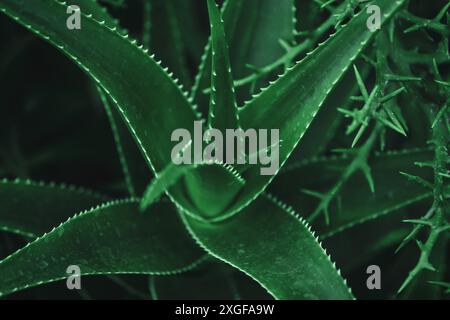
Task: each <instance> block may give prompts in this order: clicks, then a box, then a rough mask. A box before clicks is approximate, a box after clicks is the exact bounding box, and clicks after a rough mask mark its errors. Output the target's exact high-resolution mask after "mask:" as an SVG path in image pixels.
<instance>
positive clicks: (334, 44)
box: [228, 0, 405, 211]
mask: <svg viewBox="0 0 450 320" xmlns="http://www.w3.org/2000/svg"><path fill="white" fill-rule="evenodd" d="M404 2H405V1H404V0H398V1H391V0H378V1H375V2H374V4H376V5H378V6H380V8H381V11H382V12H383V21H382V22H383V23H385V22H386V21H387V20H388V19H389V18H390V17H392V15H393V14H394V13H395V12H396V11H397V10H398V9H399V8H400V6H401V5H402V4H403V3H404ZM364 12H365V11H362V12H361V13H359V14H358V15H356V16H355V17H354V18H353V19H352V20H351V21H350V22H349V23H348V24H347V25H346V26H345V27H342V28H341V29H340V30H339V31H338V32H337V33H336V34H334V35H332V36H331V37H330V38H329V39H328V40H327V41H326V42H325V43H323V44H321V45H319V47H318V48H317V49H315V50H314V51H313V52H311V53H310V54H308V56H307V57H306V58H305V59H303V60H302V61H301V62H299V63H298V64H296V65H295V66H294V67H292V68H291V69H289V71H288V72H287V73H286V74H284V75H283V76H281V77H280V78H279V79H278V80H277V81H276V82H275V83H273V84H272V85H271V86H269V87H268V88H267V89H265V90H262V92H261V93H260V94H259V95H258V96H256V97H255V98H254V99H253V100H252V101H250V102H249V103H248V104H247V105H246V106H244V108H241V109H240V112H239V119H240V122H241V125H242V127H243V128H244V129H248V128H253V129H279V133H280V140H281V144H280V149H279V163H280V166H281V165H283V163H284V162H285V161H286V160H287V158H288V157H289V155H290V154H291V153H292V151H293V150H294V148H295V147H296V146H297V144H298V143H299V142H300V139H301V138H302V137H303V135H304V134H305V132H306V130H307V129H308V127H309V126H310V124H311V122H312V120H313V119H314V118H315V116H316V114H317V112H318V111H319V109H320V107H321V106H322V104H323V102H324V101H325V99H326V97H327V96H328V95H329V93H330V92H331V90H332V89H333V88H334V87H335V85H336V84H337V82H338V81H339V79H340V78H341V77H342V76H343V75H344V74H345V72H346V70H347V69H348V67H350V65H351V64H352V63H353V61H354V60H355V59H356V58H357V57H358V55H359V54H360V53H361V51H362V50H363V49H364V47H365V46H366V45H367V44H368V43H369V41H370V40H371V38H372V37H373V35H374V34H375V32H370V31H369V30H368V28H367V26H366V20H367V16H366V15H365V13H364ZM299 148H301V145H300V146H299ZM260 168H261V166H260V165H252V166H248V167H245V166H244V167H243V168H239V167H237V169H238V171H240V172H242V171H245V172H244V173H243V177H244V178H245V179H246V180H247V185H246V188H245V189H243V190H242V192H241V193H240V194H239V198H238V199H237V200H236V201H235V203H234V204H233V206H232V207H230V208H229V209H228V211H238V210H239V209H241V208H242V207H244V206H245V205H247V204H248V203H249V202H250V201H251V200H252V199H254V198H255V197H256V196H257V195H258V194H260V193H261V192H262V191H263V190H264V188H265V187H266V186H267V185H268V184H269V183H270V181H271V180H272V179H273V176H263V175H260Z"/></svg>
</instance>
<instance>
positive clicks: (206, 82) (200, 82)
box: [190, 0, 295, 115]
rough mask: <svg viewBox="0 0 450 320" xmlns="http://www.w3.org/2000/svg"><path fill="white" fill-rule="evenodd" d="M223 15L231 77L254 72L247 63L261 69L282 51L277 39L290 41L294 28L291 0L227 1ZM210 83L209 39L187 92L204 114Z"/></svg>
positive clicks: (245, 96) (236, 77)
mask: <svg viewBox="0 0 450 320" xmlns="http://www.w3.org/2000/svg"><path fill="white" fill-rule="evenodd" d="M267 12H270V14H267ZM222 17H223V20H224V29H225V35H226V41H227V43H228V44H229V45H230V60H231V66H232V69H233V78H234V79H239V78H242V77H245V76H247V75H249V74H250V73H252V72H253V71H252V70H250V69H249V68H248V67H247V65H252V66H254V67H256V68H260V67H263V66H265V65H267V64H269V63H272V62H273V61H274V60H275V59H277V58H278V57H280V56H281V55H282V54H283V53H284V52H283V48H282V47H281V45H280V43H279V40H280V39H283V40H286V41H290V40H292V35H293V31H294V29H295V19H294V18H295V17H294V3H293V1H292V0H284V1H272V0H258V1H242V0H227V1H226V2H225V3H224V5H223V7H222ZM210 85H211V42H210V41H209V42H208V44H207V46H206V48H205V51H204V54H203V57H202V62H201V64H200V69H199V73H198V75H197V77H196V81H195V85H194V87H193V88H192V90H191V94H190V97H191V98H192V99H194V100H195V101H196V103H197V104H198V105H199V108H200V110H201V111H202V113H203V114H205V115H206V114H207V109H206V106H207V105H208V96H207V95H205V94H204V93H203V90H204V89H207V88H209V87H210ZM246 89H248V88H246ZM247 98H248V93H247V94H245V95H243V97H242V98H241V99H240V101H242V100H243V99H247Z"/></svg>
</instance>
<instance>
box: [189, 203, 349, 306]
mask: <svg viewBox="0 0 450 320" xmlns="http://www.w3.org/2000/svg"><path fill="white" fill-rule="evenodd" d="M183 219H184V221H185V223H186V225H187V226H188V228H189V230H190V231H191V233H192V234H193V236H194V237H195V238H196V239H197V241H198V242H199V243H200V244H201V245H202V246H204V247H205V249H206V250H207V251H209V252H210V253H211V254H212V255H213V256H216V257H218V258H219V259H222V260H224V261H226V262H228V263H229V264H231V265H233V266H234V267H236V268H238V269H239V270H241V271H243V272H245V273H246V274H248V275H249V276H251V277H252V278H254V279H255V280H256V281H258V283H259V284H261V285H262V286H263V287H264V288H265V289H267V291H268V292H269V293H271V294H272V295H273V296H274V297H275V298H277V299H352V298H353V295H352V294H351V292H350V291H349V288H348V287H347V286H346V284H345V282H344V281H343V279H342V277H341V276H340V274H339V272H338V271H337V270H336V268H335V267H334V265H333V263H332V262H331V261H330V258H329V257H328V256H327V254H326V253H325V251H324V250H323V249H322V247H321V246H320V244H319V243H318V242H317V240H316V239H315V238H314V235H313V234H312V233H311V231H310V230H309V228H308V227H307V225H306V223H305V222H303V221H302V220H300V219H299V218H298V217H297V216H295V214H294V213H293V212H292V211H290V210H289V208H285V207H283V205H281V204H279V203H278V202H277V201H276V200H274V199H272V198H267V197H266V196H261V197H259V198H258V199H257V200H256V201H254V202H253V203H252V204H251V205H250V206H248V207H247V208H245V209H244V210H243V211H242V212H241V213H240V214H239V215H237V216H235V217H233V218H232V219H229V220H226V221H223V222H221V223H215V224H205V223H202V222H199V221H198V220H196V219H193V218H190V217H189V216H186V215H184V216H183Z"/></svg>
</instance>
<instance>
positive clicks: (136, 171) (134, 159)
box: [97, 87, 151, 197]
mask: <svg viewBox="0 0 450 320" xmlns="http://www.w3.org/2000/svg"><path fill="white" fill-rule="evenodd" d="M97 90H98V93H99V96H100V99H101V101H102V104H103V107H104V109H105V112H106V115H107V116H108V121H109V124H110V126H111V131H112V134H113V137H114V142H115V144H116V150H117V154H118V156H119V160H120V164H121V167H122V171H123V174H124V179H125V185H126V187H127V191H128V195H129V196H131V197H136V196H141V195H142V194H143V192H144V190H145V187H146V185H147V184H148V182H149V181H150V179H151V172H150V170H149V168H148V166H147V164H146V163H145V158H144V156H143V154H142V153H141V151H140V150H139V148H138V146H137V145H136V143H135V141H134V140H133V137H132V136H131V135H130V133H129V131H128V129H127V127H126V123H125V122H124V121H123V119H121V117H120V114H119V112H118V111H117V108H114V107H112V106H111V103H110V102H111V99H109V98H108V97H107V96H106V95H105V93H104V92H103V90H102V89H101V88H99V87H97Z"/></svg>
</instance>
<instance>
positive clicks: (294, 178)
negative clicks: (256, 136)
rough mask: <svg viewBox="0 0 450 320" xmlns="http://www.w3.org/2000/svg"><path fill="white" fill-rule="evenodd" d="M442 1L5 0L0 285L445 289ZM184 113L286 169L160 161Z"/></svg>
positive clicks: (45, 289) (321, 291)
mask: <svg viewBox="0 0 450 320" xmlns="http://www.w3.org/2000/svg"><path fill="white" fill-rule="evenodd" d="M449 7H450V3H448V1H445V0H442V1H441V0H433V1H425V0H410V1H408V0H373V1H355V0H330V1H325V0H258V1H244V0H225V1H223V3H220V4H219V5H218V4H216V2H215V0H204V1H198V0H142V1H126V0H121V1H112V0H109V1H106V0H105V1H100V0H99V1H95V0H67V1H60V0H33V1H29V0H0V12H2V13H3V15H2V16H1V18H0V24H1V25H2V27H1V28H0V37H1V38H2V44H3V49H2V50H1V53H0V54H1V55H2V60H1V62H0V74H1V75H2V80H1V81H2V84H1V88H2V89H3V90H2V95H1V100H2V107H1V109H0V110H1V111H0V114H1V117H0V121H1V122H2V129H1V134H0V141H1V144H0V151H1V153H0V155H1V157H0V160H1V162H0V175H1V177H2V178H3V180H1V181H0V230H1V231H2V233H1V234H0V254H1V255H2V256H1V258H2V260H1V261H0V296H2V297H3V296H6V297H10V296H12V297H14V296H17V297H26V298H36V297H38V298H42V297H55V296H56V297H69V298H70V297H75V298H77V297H81V298H101V297H105V296H109V295H112V296H113V297H116V298H117V297H119V298H130V297H134V298H136V297H138V298H144V299H151V298H153V299H165V298H169V299H170V298H186V299H194V298H207V299H214V298H227V299H228V298H229V299H246V298H251V299H256V298H258V299H259V298H261V299H262V298H264V299H270V298H275V299H355V298H358V299H372V298H382V299H392V298H399V299H412V298H426V299H440V298H445V297H446V295H447V297H448V292H449V288H450V284H449V278H448V277H449V274H448V267H447V262H448V257H449V253H450V252H449V247H448V244H449V241H448V240H449V234H450V233H449V230H450V227H449V226H450V224H449V221H450V220H449V218H450V216H449V203H448V198H449V194H450V189H449V185H448V178H449V177H450V173H449V169H448V166H449V162H450V161H449V156H448V146H449V137H450V122H449V116H450V113H449V108H448V107H449V102H450V90H449V85H450V82H449V81H450V80H449V77H450V74H449V63H450V54H449V47H448V38H449V33H450V28H449V21H450V14H449V10H448V9H449ZM377 10H378V12H377ZM377 13H378V14H379V16H377ZM72 14H78V18H79V26H78V27H76V28H69V20H68V19H70V18H71V15H72ZM374 19H375V20H374ZM377 19H378V20H379V21H377ZM208 22H209V24H208ZM376 22H378V23H379V25H376ZM205 44H206V46H205ZM55 49H57V50H55ZM158 59H161V61H159V60H158ZM76 67H78V68H76ZM196 121H197V123H201V126H203V127H202V128H203V129H207V128H216V129H218V130H222V131H223V130H226V129H232V130H237V129H242V130H248V129H255V130H264V129H266V130H271V129H276V130H279V142H278V143H277V144H275V145H274V144H269V145H268V144H266V146H265V147H264V148H260V149H259V150H257V153H258V154H261V153H263V152H265V153H267V154H273V153H274V152H275V150H276V151H277V152H278V154H277V155H278V156H279V167H278V170H276V172H275V174H269V175H264V174H261V172H262V170H261V169H262V168H263V167H264V165H263V164H261V163H259V164H258V163H251V164H248V163H233V162H232V163H230V161H211V162H209V161H200V162H196V163H193V164H177V163H174V161H173V154H172V151H173V150H174V149H173V148H174V145H175V143H174V141H172V140H173V139H171V135H172V133H173V132H174V131H175V130H177V129H180V128H184V129H186V130H188V131H189V132H190V133H192V134H195V132H193V125H194V123H196ZM198 121H201V122H198ZM185 148H186V149H183V150H182V151H183V152H184V151H186V150H187V148H189V150H190V151H192V154H193V156H194V157H196V156H197V155H198V154H199V153H198V152H201V150H197V147H196V146H192V145H191V144H187V145H186V146H185ZM191 149H192V150H191ZM251 156H252V155H251V154H249V153H245V154H244V155H243V157H244V158H245V159H249V158H250V157H251ZM44 181H47V182H44ZM50 181H57V182H50ZM74 185H83V187H75V186H74ZM93 190H96V191H93ZM71 266H76V267H77V268H79V270H80V274H81V276H82V279H83V280H82V281H83V290H79V291H76V290H74V291H71V290H67V287H66V286H65V285H61V283H59V282H57V283H56V284H53V285H52V284H50V283H53V282H55V281H57V280H67V281H69V280H68V277H70V272H69V270H70V268H69V267H71ZM341 270H342V271H341ZM370 270H377V272H378V273H381V280H380V279H378V282H380V281H381V282H380V283H379V284H378V285H376V286H375V287H373V286H370V283H369V282H370V281H371V280H370V277H371V272H372V271H370ZM85 276H86V277H85ZM347 281H348V282H347ZM67 283H68V282H67ZM110 287H113V288H114V289H111V290H108V292H106V291H107V290H106V289H105V288H110ZM24 289H28V290H25V291H24ZM12 294H13V295H12Z"/></svg>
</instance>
